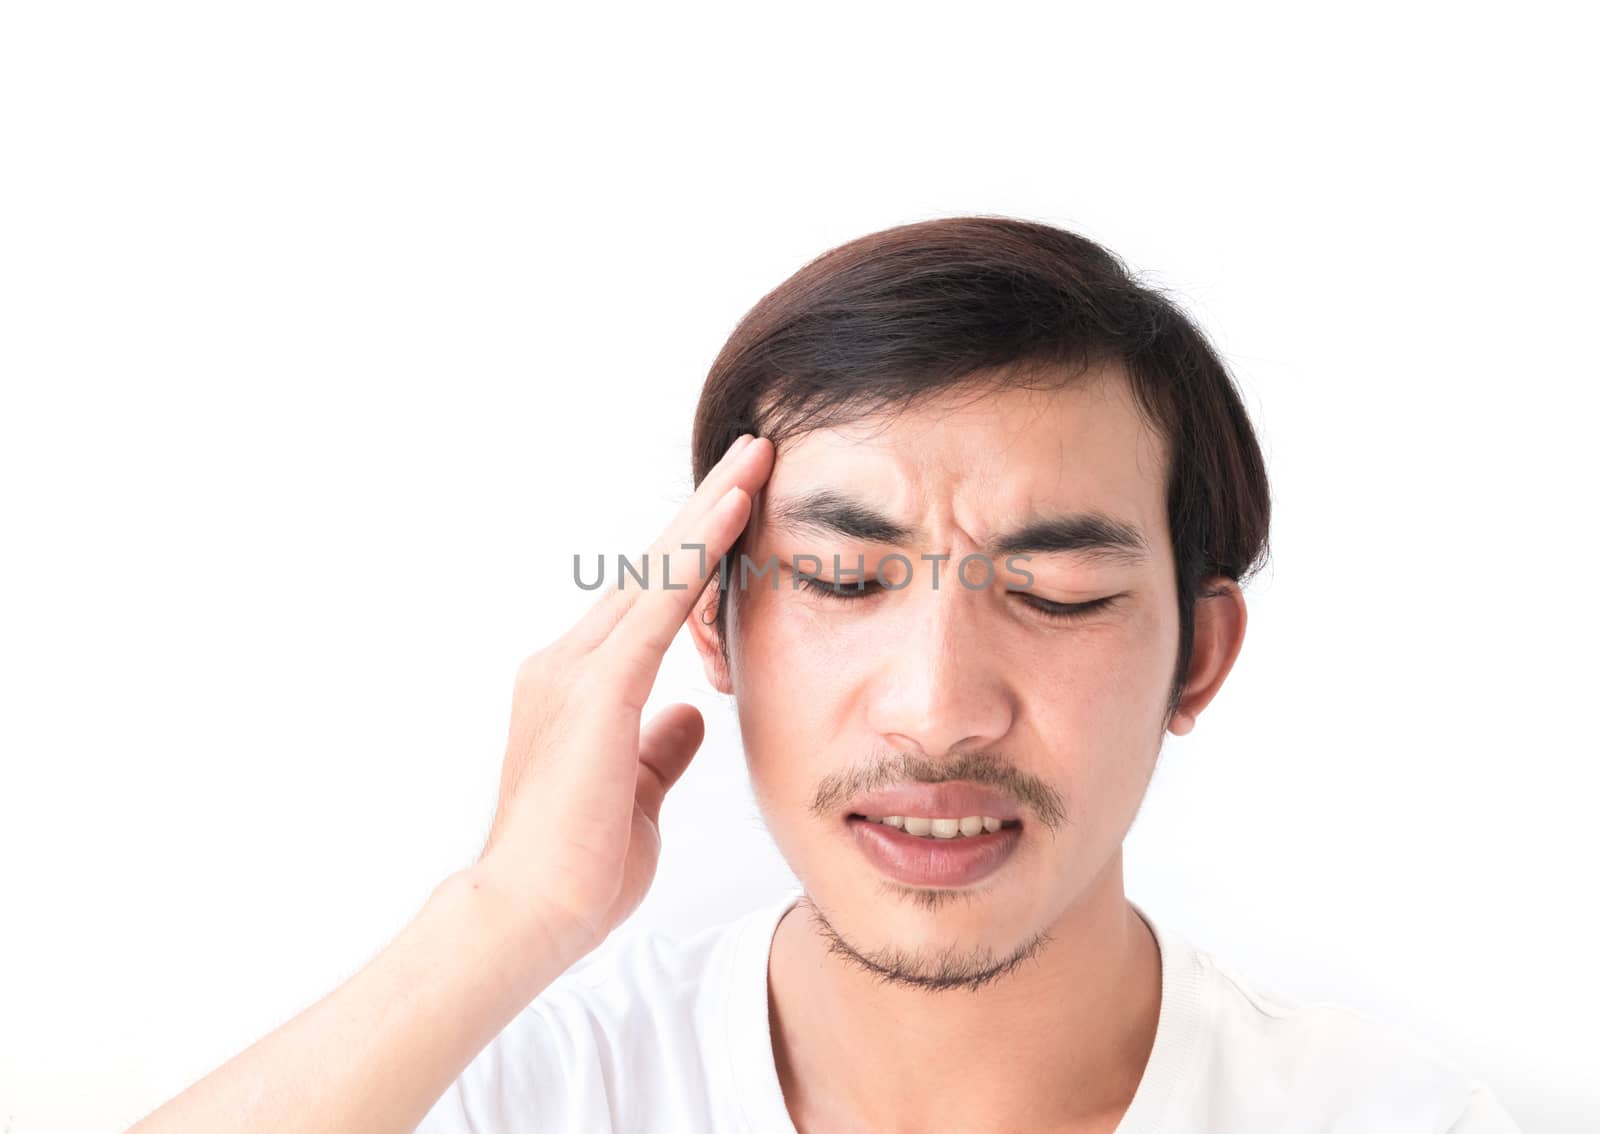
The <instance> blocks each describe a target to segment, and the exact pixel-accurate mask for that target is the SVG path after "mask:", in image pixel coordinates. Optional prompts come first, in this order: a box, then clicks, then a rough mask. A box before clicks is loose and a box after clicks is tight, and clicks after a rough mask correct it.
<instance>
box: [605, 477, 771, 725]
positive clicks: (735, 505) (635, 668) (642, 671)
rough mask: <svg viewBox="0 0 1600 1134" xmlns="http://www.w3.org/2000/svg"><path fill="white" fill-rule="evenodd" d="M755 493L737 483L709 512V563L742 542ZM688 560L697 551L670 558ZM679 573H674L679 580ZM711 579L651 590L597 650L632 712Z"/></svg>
mask: <svg viewBox="0 0 1600 1134" xmlns="http://www.w3.org/2000/svg"><path fill="white" fill-rule="evenodd" d="M751 504H752V502H751V499H750V494H749V493H748V492H746V491H745V490H744V489H743V488H742V487H740V486H738V485H735V486H734V487H732V488H730V489H728V492H727V495H726V496H724V497H723V498H722V499H721V500H720V501H718V502H717V504H716V506H715V507H713V508H712V509H711V511H710V512H709V513H707V515H706V517H705V519H704V521H703V526H702V527H701V528H700V529H699V530H698V531H696V532H695V533H693V537H692V539H693V542H694V543H696V544H704V545H705V555H706V559H707V562H708V564H714V563H715V562H716V561H717V560H718V559H719V558H720V557H721V556H722V555H723V554H724V553H725V552H726V551H727V550H728V549H729V548H730V547H732V546H733V542H734V540H735V539H737V538H738V535H739V532H740V531H742V530H743V529H744V526H745V524H746V523H747V522H748V520H749V518H750V509H751ZM678 557H684V558H687V559H688V561H689V562H690V563H691V564H692V563H693V562H694V561H695V559H696V558H697V551H694V550H691V551H688V552H682V551H680V552H675V553H669V558H678ZM676 574H677V572H674V576H676ZM709 578H710V573H708V575H707V578H706V579H703V580H701V581H699V582H698V583H696V582H690V583H688V585H686V586H684V587H683V589H682V590H668V589H667V588H666V587H652V588H649V589H647V590H645V591H644V592H643V593H641V594H640V595H639V597H638V598H637V599H635V600H634V602H633V604H632V605H631V606H629V607H628V609H627V611H626V612H624V614H623V615H622V617H621V618H620V619H619V620H618V622H617V625H616V628H615V629H614V630H612V632H611V635H610V636H609V637H608V638H607V639H606V640H605V641H604V642H602V643H600V644H599V645H598V646H596V647H595V649H594V652H593V654H592V655H591V656H592V657H594V658H596V659H597V660H598V664H599V665H600V667H601V669H602V671H603V672H604V673H606V674H607V675H608V676H607V681H608V683H609V684H610V686H611V687H613V688H615V689H616V690H617V692H618V699H619V703H621V704H624V705H627V706H628V707H629V708H632V709H639V708H641V707H643V705H644V703H645V700H646V699H647V698H648V697H649V696H650V689H651V686H653V685H654V684H655V680H656V673H657V671H658V670H659V669H660V667H661V659H662V658H663V657H664V656H665V655H666V652H667V647H668V646H670V645H672V639H673V638H674V637H676V635H677V633H678V627H680V626H682V625H683V623H684V620H685V619H687V618H688V616H689V612H690V611H691V610H692V609H693V608H694V605H695V602H696V601H697V600H698V599H699V597H700V594H701V592H702V591H704V590H705V587H706V583H707V582H708V581H709Z"/></svg>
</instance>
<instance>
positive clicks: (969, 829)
mask: <svg viewBox="0 0 1600 1134" xmlns="http://www.w3.org/2000/svg"><path fill="white" fill-rule="evenodd" d="M896 820H898V821H899V822H898V823H896V822H895V821H896ZM986 820H987V821H986ZM845 826H846V828H847V829H848V830H849V832H850V834H851V837H852V842H853V843H854V844H855V846H856V849H857V850H859V851H860V852H861V854H862V855H863V856H864V857H865V858H866V859H867V861H868V862H870V863H871V864H872V865H873V866H874V867H875V868H876V869H877V870H878V871H879V872H881V873H883V874H885V875H887V876H888V877H890V878H892V879H894V880H895V881H896V882H900V883H902V884H904V885H907V886H931V887H942V888H952V887H961V886H969V885H971V884H973V883H974V882H978V881H980V880H981V879H984V878H987V877H988V876H989V875H991V874H993V873H994V872H995V871H997V870H999V869H1000V868H1001V867H1002V866H1004V865H1005V863H1006V861H1007V860H1008V859H1010V857H1011V855H1012V854H1013V852H1015V851H1016V849H1017V844H1018V843H1019V842H1020V841H1021V839H1022V821H1021V820H1020V819H1001V818H999V817H998V816H987V817H986V816H982V815H979V816H964V817H962V818H960V819H955V818H952V817H932V816H902V815H888V816H875V815H863V814H860V813H856V812H852V813H850V814H848V815H846V817H845Z"/></svg>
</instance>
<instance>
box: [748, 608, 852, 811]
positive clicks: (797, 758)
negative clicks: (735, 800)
mask: <svg viewBox="0 0 1600 1134" xmlns="http://www.w3.org/2000/svg"><path fill="white" fill-rule="evenodd" d="M739 616H740V617H739V619H738V623H737V627H736V630H735V632H734V634H733V636H732V639H731V641H730V650H729V652H730V654H731V655H732V660H733V665H732V668H731V674H730V676H731V679H732V683H733V693H734V698H735V701H736V704H737V708H738V715H739V731H740V735H741V738H742V740H743V743H744V751H745V760H746V763H747V765H748V767H749V770H750V780H751V785H752V787H753V789H754V791H755V793H756V796H757V798H758V800H759V801H760V802H761V805H762V808H763V810H765V811H767V812H768V817H769V821H770V820H772V819H775V818H777V816H779V815H781V814H784V813H787V812H788V811H790V810H791V809H793V808H795V807H803V806H805V805H806V804H807V803H808V802H809V800H810V797H811V794H812V793H813V792H814V791H815V790H816V785H817V782H818V781H819V780H820V779H821V778H822V777H823V776H824V775H826V774H827V773H828V771H829V765H828V761H830V760H837V759H838V747H839V746H838V743H837V741H836V739H835V738H836V736H837V733H838V728H837V722H838V721H839V719H840V716H841V712H842V706H843V705H844V704H845V703H846V701H847V700H848V698H849V696H850V689H851V684H850V679H849V678H848V676H847V674H848V670H847V667H846V660H847V658H848V657H849V656H850V651H848V650H846V649H845V647H844V644H843V643H842V642H841V641H840V640H839V636H838V635H837V634H818V633H817V627H816V619H815V617H814V616H811V615H809V614H808V613H807V612H806V611H805V610H804V609H803V608H802V606H801V604H800V603H798V602H796V601H794V600H793V598H792V596H789V595H785V594H783V593H781V592H780V593H777V594H774V593H773V592H772V591H770V590H769V589H767V588H766V587H762V588H761V589H760V590H756V589H754V588H752V589H751V590H750V591H747V592H746V593H745V594H743V595H741V596H740V606H739ZM769 805H770V806H769Z"/></svg>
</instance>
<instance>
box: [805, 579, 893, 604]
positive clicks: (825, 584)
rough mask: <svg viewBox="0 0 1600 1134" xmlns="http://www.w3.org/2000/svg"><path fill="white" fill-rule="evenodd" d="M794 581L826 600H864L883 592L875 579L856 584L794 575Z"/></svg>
mask: <svg viewBox="0 0 1600 1134" xmlns="http://www.w3.org/2000/svg"><path fill="white" fill-rule="evenodd" d="M795 581H796V582H798V583H799V584H800V585H801V586H802V587H804V588H805V589H806V590H808V591H810V592H812V593H813V594H819V595H823V596H825V597H827V598H836V599H844V600H846V601H850V600H854V599H860V598H866V597H867V596H868V595H871V594H876V593H877V592H879V591H881V590H883V589H884V588H883V584H882V583H880V582H878V581H877V580H876V579H862V580H861V581H860V582H857V581H856V580H854V579H851V580H849V581H845V580H839V581H835V580H833V579H817V578H813V577H812V576H810V575H796V576H795Z"/></svg>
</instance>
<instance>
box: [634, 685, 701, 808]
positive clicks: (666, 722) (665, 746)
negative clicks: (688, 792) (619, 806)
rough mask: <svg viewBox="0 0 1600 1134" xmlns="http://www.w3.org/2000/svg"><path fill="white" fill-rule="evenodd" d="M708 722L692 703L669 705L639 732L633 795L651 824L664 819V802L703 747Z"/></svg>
mask: <svg viewBox="0 0 1600 1134" xmlns="http://www.w3.org/2000/svg"><path fill="white" fill-rule="evenodd" d="M705 736H706V722H705V719H704V718H703V717H701V715H700V710H699V709H697V708H695V707H694V706H693V705H683V704H678V705H668V706H667V707H666V708H665V709H662V710H661V711H660V712H659V713H657V714H656V715H655V716H654V717H652V718H650V723H649V724H647V725H645V726H644V728H643V729H642V730H641V731H640V733H639V783H638V787H637V789H636V791H635V795H634V798H635V799H636V801H637V802H638V804H639V807H640V808H641V809H642V810H643V811H644V813H645V814H646V815H648V816H649V817H650V821H651V822H652V823H659V822H660V821H661V801H662V799H664V798H665V797H666V794H667V789H668V788H670V787H671V786H672V785H673V784H675V783H677V782H678V777H679V776H681V775H683V770H684V769H685V768H687V767H688V766H689V761H690V760H692V759H693V758H694V754H695V753H696V752H698V751H699V750H700V742H701V741H702V740H704V739H705Z"/></svg>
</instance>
